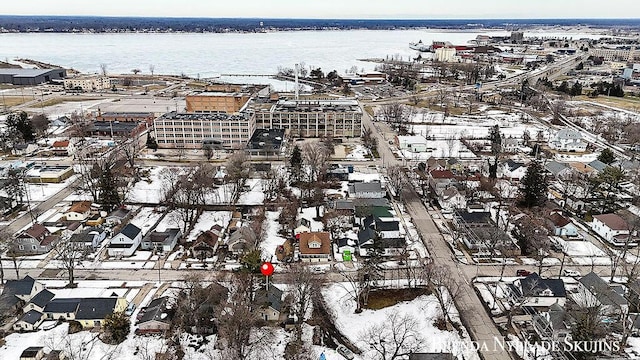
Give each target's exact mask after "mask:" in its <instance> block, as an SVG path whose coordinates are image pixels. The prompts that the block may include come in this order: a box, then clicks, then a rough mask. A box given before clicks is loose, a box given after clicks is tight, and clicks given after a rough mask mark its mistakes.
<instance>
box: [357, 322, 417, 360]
mask: <svg viewBox="0 0 640 360" xmlns="http://www.w3.org/2000/svg"><path fill="white" fill-rule="evenodd" d="M419 330H420V329H419V324H418V320H416V319H415V318H414V317H412V316H410V315H407V314H400V313H397V312H393V313H390V314H389V315H387V318H386V319H385V320H384V321H383V322H380V323H378V324H375V325H372V326H371V327H369V328H368V329H367V330H365V331H364V332H362V334H361V335H360V340H361V341H362V342H364V343H366V344H367V345H369V349H370V350H369V352H370V353H372V354H373V357H374V358H375V359H381V360H395V359H405V358H406V357H407V356H409V355H410V354H413V353H415V352H418V351H420V349H421V348H422V346H423V344H424V342H425V340H424V338H423V337H422V335H421V334H420V331H419Z"/></svg>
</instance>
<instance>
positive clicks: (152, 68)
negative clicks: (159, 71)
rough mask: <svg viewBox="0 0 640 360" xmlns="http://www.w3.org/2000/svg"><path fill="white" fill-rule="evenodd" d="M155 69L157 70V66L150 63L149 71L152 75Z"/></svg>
mask: <svg viewBox="0 0 640 360" xmlns="http://www.w3.org/2000/svg"><path fill="white" fill-rule="evenodd" d="M155 71H156V66H155V65H153V64H149V72H150V73H151V76H153V74H154V73H155Z"/></svg>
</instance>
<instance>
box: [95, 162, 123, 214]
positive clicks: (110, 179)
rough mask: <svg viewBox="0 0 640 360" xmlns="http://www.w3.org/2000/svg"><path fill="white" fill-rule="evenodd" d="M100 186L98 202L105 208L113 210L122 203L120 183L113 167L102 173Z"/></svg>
mask: <svg viewBox="0 0 640 360" xmlns="http://www.w3.org/2000/svg"><path fill="white" fill-rule="evenodd" d="M98 187H99V189H100V195H99V197H98V202H99V203H101V204H102V206H103V208H104V209H105V210H113V209H114V208H115V207H116V206H118V205H120V202H121V201H120V200H121V199H120V195H119V194H118V185H117V183H116V178H115V177H114V176H113V172H112V171H111V169H107V171H105V172H104V173H102V174H101V175H100V181H99V183H98Z"/></svg>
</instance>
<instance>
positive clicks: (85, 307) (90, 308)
mask: <svg viewBox="0 0 640 360" xmlns="http://www.w3.org/2000/svg"><path fill="white" fill-rule="evenodd" d="M117 300H118V298H117V297H110V298H87V299H82V300H80V305H79V306H78V311H77V312H76V320H93V319H104V318H105V317H106V316H107V315H109V314H111V313H113V309H114V308H115V306H116V302H117Z"/></svg>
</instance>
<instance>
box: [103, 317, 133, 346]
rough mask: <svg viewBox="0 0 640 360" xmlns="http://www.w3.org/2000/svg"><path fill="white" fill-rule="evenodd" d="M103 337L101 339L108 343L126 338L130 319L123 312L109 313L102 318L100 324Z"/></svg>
mask: <svg viewBox="0 0 640 360" xmlns="http://www.w3.org/2000/svg"><path fill="white" fill-rule="evenodd" d="M102 327H103V329H104V332H105V336H104V337H105V338H104V339H103V340H104V341H105V342H106V343H108V344H120V343H121V342H123V341H125V340H126V339H127V336H128V335H129V328H130V327H131V320H129V317H128V316H126V315H125V314H124V313H123V312H117V313H115V314H109V315H107V316H106V317H105V318H104V322H103V325H102Z"/></svg>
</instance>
